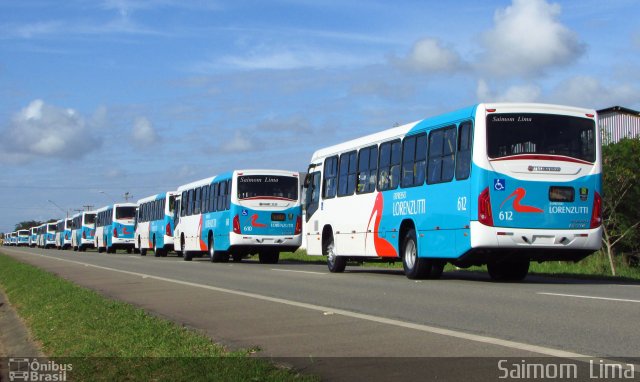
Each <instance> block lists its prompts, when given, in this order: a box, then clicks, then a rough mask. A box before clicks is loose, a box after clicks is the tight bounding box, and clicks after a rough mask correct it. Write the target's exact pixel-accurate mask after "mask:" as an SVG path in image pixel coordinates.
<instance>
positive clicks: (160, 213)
mask: <svg viewBox="0 0 640 382" xmlns="http://www.w3.org/2000/svg"><path fill="white" fill-rule="evenodd" d="M177 195H178V193H177V192H165V193H162V194H157V195H152V196H149V197H147V198H143V199H140V200H138V203H137V204H138V213H137V215H136V235H135V237H136V240H135V248H136V249H138V250H139V251H140V255H141V256H146V254H147V251H148V250H153V253H154V255H155V256H156V257H159V256H163V257H164V256H167V253H169V251H172V250H173V229H174V216H175V204H176V196H177Z"/></svg>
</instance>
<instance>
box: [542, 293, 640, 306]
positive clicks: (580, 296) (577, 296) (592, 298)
mask: <svg viewBox="0 0 640 382" xmlns="http://www.w3.org/2000/svg"><path fill="white" fill-rule="evenodd" d="M536 294H541V295H545V296H558V297H573V298H586V299H590V300H606V301H619V302H639V303H640V300H629V299H626V298H611V297H598V296H582V295H578V294H564V293H546V292H538V293H536Z"/></svg>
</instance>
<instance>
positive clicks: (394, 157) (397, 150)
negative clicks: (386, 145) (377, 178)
mask: <svg viewBox="0 0 640 382" xmlns="http://www.w3.org/2000/svg"><path fill="white" fill-rule="evenodd" d="M401 162H402V144H401V143H400V140H397V141H395V142H393V143H392V144H391V169H390V171H389V189H390V190H395V189H396V188H398V184H400V163H401Z"/></svg>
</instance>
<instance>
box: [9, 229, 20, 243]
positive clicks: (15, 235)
mask: <svg viewBox="0 0 640 382" xmlns="http://www.w3.org/2000/svg"><path fill="white" fill-rule="evenodd" d="M17 244H18V233H17V232H15V231H14V232H10V233H9V245H17Z"/></svg>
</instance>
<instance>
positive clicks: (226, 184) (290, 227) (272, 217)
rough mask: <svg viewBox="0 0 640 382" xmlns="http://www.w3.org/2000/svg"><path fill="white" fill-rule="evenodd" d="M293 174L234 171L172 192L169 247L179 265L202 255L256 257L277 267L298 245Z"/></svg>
mask: <svg viewBox="0 0 640 382" xmlns="http://www.w3.org/2000/svg"><path fill="white" fill-rule="evenodd" d="M299 185H300V180H299V174H298V173H295V172H289V171H280V170H236V171H232V172H227V173H223V174H220V175H217V176H214V177H211V178H206V179H202V180H199V181H197V182H193V183H189V184H185V185H183V186H180V187H179V188H178V193H179V196H178V198H177V200H178V203H177V207H176V215H177V216H176V220H177V223H176V226H175V231H174V245H175V249H176V251H181V252H182V255H183V257H184V260H187V261H189V260H191V259H192V257H193V256H194V254H198V255H199V254H204V253H208V254H209V257H210V259H211V261H214V262H218V261H222V262H224V261H228V260H229V256H232V257H233V260H234V261H240V260H241V259H242V258H243V257H244V256H247V255H252V254H258V256H259V260H260V262H261V263H270V264H273V263H277V262H278V260H279V257H280V252H281V251H295V250H296V249H298V247H299V246H300V243H301V236H302V235H301V232H302V217H301V216H302V212H301V205H300V195H299V194H300V192H299Z"/></svg>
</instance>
